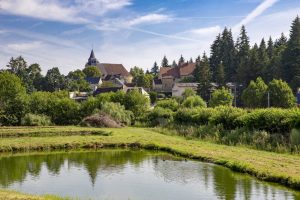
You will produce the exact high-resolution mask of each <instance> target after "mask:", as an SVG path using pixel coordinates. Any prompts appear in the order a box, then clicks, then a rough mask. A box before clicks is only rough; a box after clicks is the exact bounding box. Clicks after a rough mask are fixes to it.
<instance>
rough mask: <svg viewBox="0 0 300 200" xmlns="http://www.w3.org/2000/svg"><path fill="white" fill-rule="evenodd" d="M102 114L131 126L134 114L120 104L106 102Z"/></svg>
mask: <svg viewBox="0 0 300 200" xmlns="http://www.w3.org/2000/svg"><path fill="white" fill-rule="evenodd" d="M101 112H102V113H106V114H108V115H109V116H111V117H112V118H113V119H114V120H115V121H117V122H119V123H122V124H125V125H130V124H131V118H132V115H133V113H132V112H131V111H127V110H125V107H124V106H122V105H121V104H120V103H113V102H106V103H104V104H103V105H102V106H101Z"/></svg>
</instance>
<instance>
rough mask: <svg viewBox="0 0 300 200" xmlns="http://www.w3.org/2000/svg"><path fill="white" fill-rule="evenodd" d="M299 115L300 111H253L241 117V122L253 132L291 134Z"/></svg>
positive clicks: (276, 109) (278, 109)
mask: <svg viewBox="0 0 300 200" xmlns="http://www.w3.org/2000/svg"><path fill="white" fill-rule="evenodd" d="M299 115H300V110H298V109H289V110H288V109H280V108H269V109H257V110H252V111H251V112H250V113H248V114H247V115H244V116H241V117H240V119H239V120H240V121H241V122H242V123H243V125H244V126H246V127H247V128H250V129H252V130H253V129H257V130H265V131H268V132H270V133H289V132H290V131H291V129H292V128H293V126H294V124H295V122H296V120H297V118H298V117H297V116H299Z"/></svg>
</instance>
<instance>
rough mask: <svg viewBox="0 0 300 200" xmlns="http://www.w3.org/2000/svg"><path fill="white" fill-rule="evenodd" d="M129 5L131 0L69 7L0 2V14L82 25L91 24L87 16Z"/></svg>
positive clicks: (79, 0)
mask: <svg viewBox="0 0 300 200" xmlns="http://www.w3.org/2000/svg"><path fill="white" fill-rule="evenodd" d="M65 2H68V1H64V3H65ZM129 5H131V0H75V1H74V2H73V3H72V4H69V5H66V4H62V1H58V0H26V1H24V0H1V1H0V12H1V13H5V14H11V15H17V16H26V17H31V18H37V19H42V20H48V21H58V22H65V23H75V24H84V23H90V22H91V20H90V19H89V18H88V16H101V15H103V14H105V13H106V12H109V11H112V10H118V9H121V8H123V7H125V6H129ZM82 16H84V17H82Z"/></svg>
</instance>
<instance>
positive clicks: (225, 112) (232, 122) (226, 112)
mask: <svg viewBox="0 0 300 200" xmlns="http://www.w3.org/2000/svg"><path fill="white" fill-rule="evenodd" d="M245 114H246V111H245V110H243V109H240V108H234V107H225V106H219V107H216V108H215V110H214V112H213V114H212V116H211V118H210V120H209V122H210V123H212V124H214V125H219V124H221V125H223V127H224V128H225V129H226V130H232V129H235V128H238V127H241V125H242V123H241V121H240V120H239V117H241V116H243V115H245Z"/></svg>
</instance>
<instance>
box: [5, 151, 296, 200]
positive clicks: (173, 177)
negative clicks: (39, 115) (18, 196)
mask: <svg viewBox="0 0 300 200" xmlns="http://www.w3.org/2000/svg"><path fill="white" fill-rule="evenodd" d="M0 187H1V188H5V189H10V190H16V191H20V192H25V193H30V194H55V195H59V196H63V197H65V196H67V197H74V198H79V199H118V200H119V199H121V200H123V199H126V200H127V199H131V200H135V199H137V200H140V199H142V200H143V199H149V200H150V199H151V200H153V199H155V200H168V199H171V200H177V199H178V200H187V199H188V200H194V199H197V200H198V199H227V200H231V199H255V200H257V199H299V200H300V194H299V193H298V192H296V191H293V190H289V189H287V188H285V187H280V186H278V185H276V184H269V183H265V182H261V181H258V180H256V179H255V178H252V177H250V176H248V175H243V174H239V173H235V172H232V171H231V170H229V169H227V168H224V167H222V166H217V165H214V164H210V163H203V162H198V161H193V160H185V159H182V158H178V157H175V156H172V155H170V154H167V153H162V152H153V151H144V150H101V151H93V152H90V151H81V152H55V153H32V154H15V155H1V156H0Z"/></svg>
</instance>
